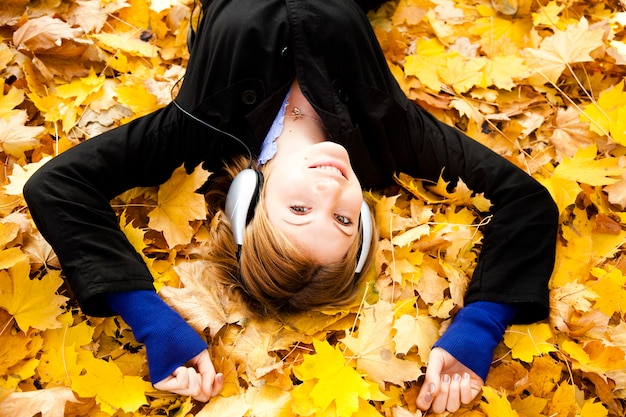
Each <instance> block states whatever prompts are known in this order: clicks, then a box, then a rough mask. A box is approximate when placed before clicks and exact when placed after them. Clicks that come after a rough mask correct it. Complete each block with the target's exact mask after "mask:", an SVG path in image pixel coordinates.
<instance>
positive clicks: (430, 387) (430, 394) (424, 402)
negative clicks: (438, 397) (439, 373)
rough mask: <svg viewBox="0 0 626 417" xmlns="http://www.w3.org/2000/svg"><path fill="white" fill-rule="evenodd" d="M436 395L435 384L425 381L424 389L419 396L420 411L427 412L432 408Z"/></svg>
mask: <svg viewBox="0 0 626 417" xmlns="http://www.w3.org/2000/svg"><path fill="white" fill-rule="evenodd" d="M434 394H435V384H433V383H432V382H428V381H424V384H423V385H422V388H421V389H420V392H419V394H418V396H417V401H416V405H417V407H418V408H419V409H420V410H423V411H426V410H428V409H429V408H430V405H431V404H432V402H433V398H434Z"/></svg>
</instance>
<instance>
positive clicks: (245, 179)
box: [224, 168, 263, 245]
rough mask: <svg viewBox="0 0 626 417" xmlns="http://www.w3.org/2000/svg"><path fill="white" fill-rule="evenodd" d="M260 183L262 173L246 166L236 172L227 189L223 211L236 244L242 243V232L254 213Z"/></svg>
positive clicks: (261, 182) (261, 181)
mask: <svg viewBox="0 0 626 417" xmlns="http://www.w3.org/2000/svg"><path fill="white" fill-rule="evenodd" d="M262 184H263V174H261V173H260V172H258V171H256V170H254V169H251V168H248V169H244V170H243V171H241V172H240V173H239V174H237V176H236V177H235V178H234V179H233V182H232V184H231V185H230V188H229V189H228V194H227V195H226V208H225V210H224V212H225V213H226V217H228V219H229V220H230V224H231V227H232V229H233V235H234V236H235V243H237V245H243V232H244V230H245V228H246V225H247V224H248V223H249V222H250V220H251V219H252V216H253V215H254V209H255V207H256V204H257V202H258V200H259V193H260V190H261V185H262Z"/></svg>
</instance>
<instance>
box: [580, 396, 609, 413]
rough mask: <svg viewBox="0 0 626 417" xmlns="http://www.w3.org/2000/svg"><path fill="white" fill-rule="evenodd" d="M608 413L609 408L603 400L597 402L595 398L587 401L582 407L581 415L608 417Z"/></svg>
mask: <svg viewBox="0 0 626 417" xmlns="http://www.w3.org/2000/svg"><path fill="white" fill-rule="evenodd" d="M608 415H609V410H607V409H606V407H605V406H604V404H602V403H601V402H596V399H595V398H590V399H589V400H587V401H585V403H584V404H583V406H582V407H581V409H580V417H607V416H608Z"/></svg>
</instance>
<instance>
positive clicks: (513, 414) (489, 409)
mask: <svg viewBox="0 0 626 417" xmlns="http://www.w3.org/2000/svg"><path fill="white" fill-rule="evenodd" d="M482 395H483V397H484V398H485V400H486V401H481V403H480V408H481V409H482V410H483V411H484V412H485V413H486V414H487V417H518V416H519V414H517V411H515V410H513V408H512V407H511V403H510V402H509V400H508V399H507V398H506V394H503V395H501V394H499V393H498V392H497V391H496V390H495V389H493V388H491V387H490V386H488V385H486V386H484V387H483V392H482Z"/></svg>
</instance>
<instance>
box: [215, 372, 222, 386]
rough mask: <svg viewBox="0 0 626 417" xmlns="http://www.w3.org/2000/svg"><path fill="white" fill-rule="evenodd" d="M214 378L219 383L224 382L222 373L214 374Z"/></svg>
mask: <svg viewBox="0 0 626 417" xmlns="http://www.w3.org/2000/svg"><path fill="white" fill-rule="evenodd" d="M215 379H216V380H217V382H218V383H219V384H221V383H222V382H224V374H217V375H216V376H215Z"/></svg>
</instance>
